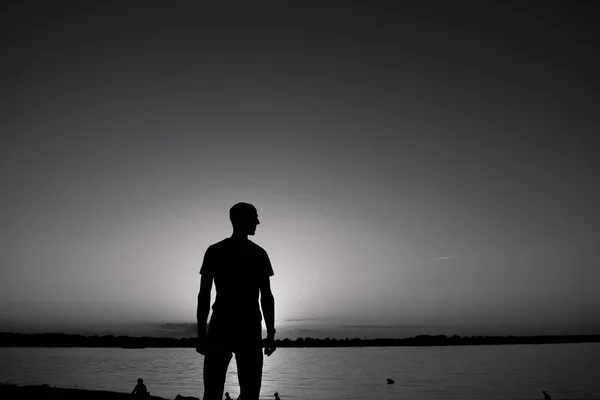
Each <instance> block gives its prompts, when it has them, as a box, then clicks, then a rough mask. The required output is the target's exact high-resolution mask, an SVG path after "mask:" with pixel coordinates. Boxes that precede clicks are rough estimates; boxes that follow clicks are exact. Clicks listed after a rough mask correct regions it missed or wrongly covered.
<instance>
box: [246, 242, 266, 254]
mask: <svg viewBox="0 0 600 400" xmlns="http://www.w3.org/2000/svg"><path fill="white" fill-rule="evenodd" d="M248 243H250V246H252V248H253V249H255V250H256V251H257V252H259V253H261V254H264V255H267V251H266V250H265V249H263V248H262V247H260V246H259V245H258V244H256V243H254V242H253V241H252V240H250V239H248Z"/></svg>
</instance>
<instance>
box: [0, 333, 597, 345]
mask: <svg viewBox="0 0 600 400" xmlns="http://www.w3.org/2000/svg"><path fill="white" fill-rule="evenodd" d="M596 342H600V335H537V336H458V335H454V336H446V335H435V336H431V335H419V336H415V337H410V338H402V339H394V338H379V339H359V338H354V339H349V338H346V339H335V338H333V339H332V338H325V339H317V338H310V337H307V338H298V339H294V340H290V339H277V340H275V345H276V346H277V347H279V348H307V347H407V346H408V347H415V346H416V347H419V346H481V345H508V344H561V343H596ZM0 347H105V348H106V347H112V348H124V349H143V348H195V347H196V339H195V338H193V337H191V338H181V339H176V338H155V337H148V336H144V337H131V336H112V335H104V336H82V335H69V334H64V333H14V332H0Z"/></svg>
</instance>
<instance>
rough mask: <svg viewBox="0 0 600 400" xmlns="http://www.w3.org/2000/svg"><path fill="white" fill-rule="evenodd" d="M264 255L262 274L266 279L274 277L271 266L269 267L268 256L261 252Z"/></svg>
mask: <svg viewBox="0 0 600 400" xmlns="http://www.w3.org/2000/svg"><path fill="white" fill-rule="evenodd" d="M263 253H264V273H265V275H266V276H267V277H269V276H273V275H275V272H273V266H272V265H271V260H270V259H269V255H268V254H267V252H266V251H264V250H263Z"/></svg>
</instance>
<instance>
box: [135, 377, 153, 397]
mask: <svg viewBox="0 0 600 400" xmlns="http://www.w3.org/2000/svg"><path fill="white" fill-rule="evenodd" d="M131 394H135V395H138V396H149V395H150V393H149V392H148V389H146V385H144V380H143V379H142V378H139V379H138V380H137V385H135V387H134V388H133V392H131Z"/></svg>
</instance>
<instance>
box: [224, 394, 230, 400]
mask: <svg viewBox="0 0 600 400" xmlns="http://www.w3.org/2000/svg"><path fill="white" fill-rule="evenodd" d="M225 400H231V397H229V392H225Z"/></svg>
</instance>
